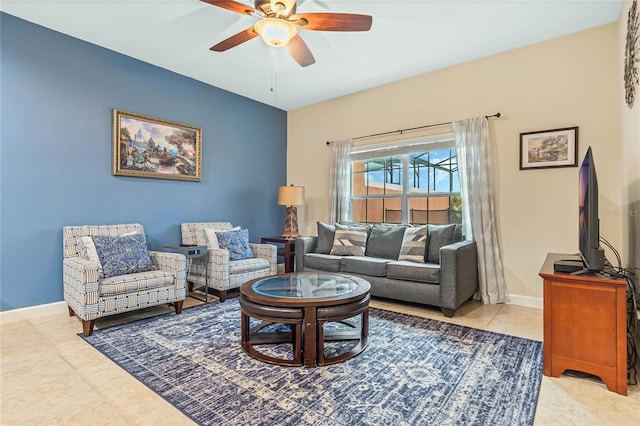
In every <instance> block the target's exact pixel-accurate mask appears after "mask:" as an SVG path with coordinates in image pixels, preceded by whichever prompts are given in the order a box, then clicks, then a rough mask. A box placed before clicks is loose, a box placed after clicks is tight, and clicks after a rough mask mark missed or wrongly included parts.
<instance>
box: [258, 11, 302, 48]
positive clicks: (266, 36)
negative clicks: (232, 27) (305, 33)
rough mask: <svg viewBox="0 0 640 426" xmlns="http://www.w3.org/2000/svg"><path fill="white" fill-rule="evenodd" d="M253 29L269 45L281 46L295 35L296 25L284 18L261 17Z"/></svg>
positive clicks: (296, 31)
mask: <svg viewBox="0 0 640 426" xmlns="http://www.w3.org/2000/svg"><path fill="white" fill-rule="evenodd" d="M254 29H255V30H256V32H257V33H258V34H260V37H262V39H263V40H264V42H265V43H267V44H268V45H269V46H273V47H283V46H286V44H287V43H289V40H291V39H292V38H293V37H295V36H296V34H297V33H298V30H297V29H296V27H295V26H294V25H293V24H292V23H290V22H289V21H286V20H284V19H278V18H263V19H261V20H259V21H258V22H257V23H256V25H255V26H254Z"/></svg>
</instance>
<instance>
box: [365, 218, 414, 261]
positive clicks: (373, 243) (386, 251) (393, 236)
mask: <svg viewBox="0 0 640 426" xmlns="http://www.w3.org/2000/svg"><path fill="white" fill-rule="evenodd" d="M405 228H406V226H405V225H393V224H386V223H376V224H374V225H373V227H372V228H371V235H369V239H367V250H366V252H365V255H366V256H371V257H381V258H384V259H393V260H396V259H397V258H398V255H399V254H400V248H401V247H402V238H403V237H404V235H405V231H404V230H405Z"/></svg>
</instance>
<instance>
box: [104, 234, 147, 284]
mask: <svg viewBox="0 0 640 426" xmlns="http://www.w3.org/2000/svg"><path fill="white" fill-rule="evenodd" d="M92 238H93V244H94V245H95V247H96V251H97V252H98V257H99V258H100V264H101V265H102V272H103V276H104V278H109V277H114V276H118V275H125V274H135V273H137V272H145V271H151V270H153V269H155V266H153V263H151V259H150V258H149V253H148V251H147V240H146V238H145V236H144V234H132V235H94V236H93V237H92Z"/></svg>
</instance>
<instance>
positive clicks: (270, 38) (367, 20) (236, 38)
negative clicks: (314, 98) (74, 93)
mask: <svg viewBox="0 0 640 426" xmlns="http://www.w3.org/2000/svg"><path fill="white" fill-rule="evenodd" d="M201 1H203V2H205V3H209V4H211V5H213V6H218V7H221V8H223V9H227V10H231V11H233V12H237V13H241V14H246V15H250V16H257V17H259V18H260V20H259V21H258V22H257V23H256V24H255V25H254V26H252V27H249V28H247V29H245V30H242V31H240V32H239V33H237V34H235V35H232V36H231V37H229V38H227V39H225V40H223V41H221V42H220V43H218V44H216V45H215V46H213V47H211V48H210V49H209V50H213V51H215V52H224V51H225V50H228V49H231V48H232V47H235V46H237V45H239V44H242V43H244V42H245V41H249V40H251V39H253V38H254V37H257V36H258V35H259V36H261V37H262V39H263V40H264V42H265V43H267V44H268V45H269V46H274V47H286V49H287V51H288V52H289V54H290V55H291V56H292V57H293V59H295V61H296V62H297V63H298V64H300V66H302V67H306V66H308V65H311V64H313V63H315V61H316V60H315V58H314V57H313V55H312V54H311V51H310V50H309V47H307V45H306V43H305V42H304V40H302V37H300V34H298V30H299V29H301V30H314V31H369V30H370V29H371V23H372V22H373V18H372V17H371V16H369V15H358V14H354V13H330V12H318V13H300V14H296V6H297V5H296V0H254V2H253V3H254V7H251V6H249V5H246V4H243V3H239V2H237V1H233V0H228V1H225V0H201Z"/></svg>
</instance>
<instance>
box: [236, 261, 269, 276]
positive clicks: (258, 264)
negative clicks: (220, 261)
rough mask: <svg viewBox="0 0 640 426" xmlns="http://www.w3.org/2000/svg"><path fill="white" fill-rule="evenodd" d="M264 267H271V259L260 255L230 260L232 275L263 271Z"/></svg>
mask: <svg viewBox="0 0 640 426" xmlns="http://www.w3.org/2000/svg"><path fill="white" fill-rule="evenodd" d="M263 269H269V261H268V260H267V259H263V258H260V257H252V258H251V259H241V260H230V261H229V274H231V275H235V274H245V273H247V272H255V271H261V270H263Z"/></svg>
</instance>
